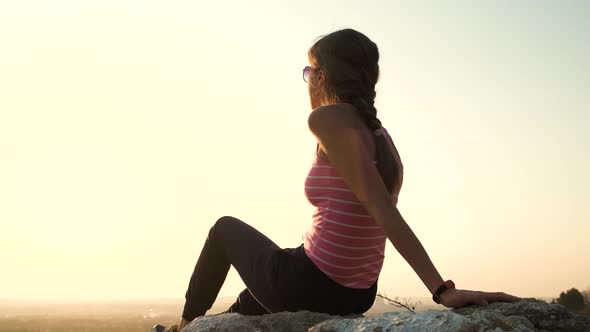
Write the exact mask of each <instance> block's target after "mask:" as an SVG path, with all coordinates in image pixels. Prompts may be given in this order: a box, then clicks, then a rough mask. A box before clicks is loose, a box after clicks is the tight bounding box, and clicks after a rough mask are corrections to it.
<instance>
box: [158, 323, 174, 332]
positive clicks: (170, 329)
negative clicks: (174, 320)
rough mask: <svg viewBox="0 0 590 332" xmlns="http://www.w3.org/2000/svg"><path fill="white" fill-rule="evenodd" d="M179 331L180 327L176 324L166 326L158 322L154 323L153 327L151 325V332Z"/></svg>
mask: <svg viewBox="0 0 590 332" xmlns="http://www.w3.org/2000/svg"><path fill="white" fill-rule="evenodd" d="M178 331H180V329H179V328H178V325H172V326H170V327H166V326H163V325H160V324H157V325H154V327H152V332H178Z"/></svg>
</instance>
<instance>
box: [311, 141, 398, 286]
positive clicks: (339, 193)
mask: <svg viewBox="0 0 590 332" xmlns="http://www.w3.org/2000/svg"><path fill="white" fill-rule="evenodd" d="M387 136H389V135H388V134H387ZM387 138H388V140H389V141H390V142H391V138H390V137H387ZM391 144H392V143H391ZM395 151H396V154H397V150H395ZM396 159H397V160H398V162H399V164H400V165H401V161H400V160H399V155H397V156H396ZM374 163H376V161H374ZM400 169H401V168H400ZM394 192H395V193H396V195H394V197H393V204H397V197H398V195H397V194H399V188H398V190H397V191H394ZM305 195H306V197H307V199H308V200H309V202H310V203H311V204H312V205H314V206H315V207H316V210H315V211H314V213H313V216H312V224H311V227H310V228H309V229H308V230H307V231H306V232H305V233H304V234H303V246H304V249H305V253H306V254H307V256H308V257H309V259H310V260H311V261H313V262H314V263H315V265H316V266H317V267H318V268H319V269H320V270H321V271H322V272H324V273H325V274H326V275H327V276H328V277H329V278H331V279H332V280H334V281H335V282H337V283H339V284H341V285H343V286H345V287H350V288H362V289H364V288H369V287H370V286H371V285H372V284H373V283H374V282H375V280H377V278H378V276H379V273H380V272H381V268H382V266H383V259H384V257H385V242H386V240H387V236H386V235H385V233H384V231H383V229H382V228H381V226H379V225H377V224H376V223H375V221H374V220H373V218H372V217H371V216H370V215H369V213H368V211H367V210H366V209H365V208H364V207H363V206H362V204H361V203H360V202H359V201H358V199H357V198H356V196H355V194H354V193H353V192H352V191H351V190H350V188H348V186H347V185H346V183H345V182H344V180H343V179H342V177H340V176H339V175H338V173H337V171H336V168H335V167H334V166H332V165H331V163H330V162H329V161H327V160H324V159H321V158H320V157H319V156H318V155H317V152H316V153H315V154H314V161H313V164H312V167H311V169H310V171H309V173H308V175H307V178H306V180H305Z"/></svg>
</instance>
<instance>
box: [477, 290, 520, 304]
mask: <svg viewBox="0 0 590 332" xmlns="http://www.w3.org/2000/svg"><path fill="white" fill-rule="evenodd" d="M486 299H487V300H488V302H514V301H520V300H522V298H520V297H518V296H514V295H510V294H506V293H504V292H487V293H486Z"/></svg>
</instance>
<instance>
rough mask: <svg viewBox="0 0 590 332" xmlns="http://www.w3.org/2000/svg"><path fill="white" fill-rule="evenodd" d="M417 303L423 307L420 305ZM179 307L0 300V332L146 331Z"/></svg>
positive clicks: (377, 308) (170, 319)
mask: <svg viewBox="0 0 590 332" xmlns="http://www.w3.org/2000/svg"><path fill="white" fill-rule="evenodd" d="M234 300H235V298H233V297H223V298H219V299H218V300H217V302H216V303H215V304H214V306H213V308H212V309H211V310H210V311H209V312H208V314H214V313H218V312H221V311H224V310H226V309H227V308H228V307H229V306H230V305H231V304H232V303H233V301H234ZM399 300H400V301H402V299H399ZM419 301H421V302H422V303H426V304H427V305H421V304H419V303H418V302H419ZM402 302H403V301H402ZM410 302H412V303H415V304H416V307H415V310H416V311H417V312H421V311H424V310H428V309H443V308H444V307H442V306H439V305H436V304H435V303H433V302H432V300H431V299H429V298H411V299H410ZM431 303H432V305H431ZM183 304H184V300H183V299H154V300H137V301H108V302H107V301H103V302H98V301H97V302H78V303H77V302H50V301H44V302H33V301H7V300H0V331H1V332H24V331H29V332H33V331H36V332H57V331H60V332H66V331H72V332H74V331H79V332H98V331H130V332H132V331H149V330H150V329H151V327H152V326H153V325H154V324H157V323H159V324H163V325H166V326H168V325H171V324H176V323H177V322H178V319H179V317H180V313H181V311H182V306H183ZM403 310H406V309H402V308H396V307H394V306H391V305H388V304H384V303H383V300H381V299H379V298H377V300H376V301H375V305H373V307H372V308H371V309H370V310H369V311H368V312H367V313H366V314H365V315H367V316H369V315H375V314H379V313H382V312H387V311H403Z"/></svg>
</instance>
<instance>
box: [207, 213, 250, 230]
mask: <svg viewBox="0 0 590 332" xmlns="http://www.w3.org/2000/svg"><path fill="white" fill-rule="evenodd" d="M243 224H244V222H243V221H241V220H240V219H238V218H235V217H232V216H223V217H221V218H219V219H217V221H216V222H215V224H214V225H213V227H211V232H213V233H216V234H228V233H229V232H232V231H234V230H236V229H238V228H240V227H241V225H243Z"/></svg>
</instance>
